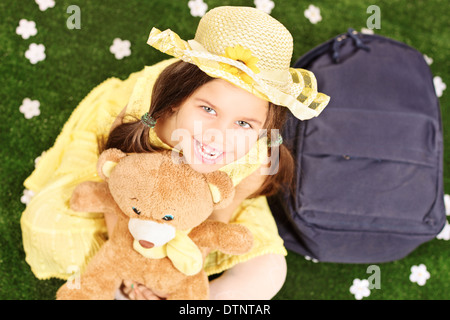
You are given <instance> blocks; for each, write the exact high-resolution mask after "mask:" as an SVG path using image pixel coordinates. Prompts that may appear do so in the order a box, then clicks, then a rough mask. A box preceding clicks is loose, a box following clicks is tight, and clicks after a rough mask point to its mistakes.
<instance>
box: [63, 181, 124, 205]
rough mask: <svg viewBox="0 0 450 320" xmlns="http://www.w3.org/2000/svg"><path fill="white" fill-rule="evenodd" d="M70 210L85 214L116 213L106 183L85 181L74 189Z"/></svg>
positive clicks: (114, 203)
mask: <svg viewBox="0 0 450 320" xmlns="http://www.w3.org/2000/svg"><path fill="white" fill-rule="evenodd" d="M70 208H71V209H72V210H74V211H85V212H111V211H114V212H116V211H117V210H119V212H120V209H119V208H118V206H117V204H116V202H115V201H114V199H113V197H112V195H111V193H110V192H109V188H108V184H107V183H106V182H94V181H86V182H83V183H80V184H79V185H78V186H76V187H75V189H74V191H73V193H72V197H71V199H70Z"/></svg>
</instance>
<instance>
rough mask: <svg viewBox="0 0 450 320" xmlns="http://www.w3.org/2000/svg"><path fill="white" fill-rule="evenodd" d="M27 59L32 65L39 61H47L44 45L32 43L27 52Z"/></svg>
mask: <svg viewBox="0 0 450 320" xmlns="http://www.w3.org/2000/svg"><path fill="white" fill-rule="evenodd" d="M25 57H26V58H27V59H28V60H30V62H31V63H32V64H36V63H38V62H39V61H42V60H44V59H45V47H44V45H43V44H36V43H32V44H30V46H29V47H28V50H27V51H25Z"/></svg>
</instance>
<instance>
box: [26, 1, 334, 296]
mask: <svg viewBox="0 0 450 320" xmlns="http://www.w3.org/2000/svg"><path fill="white" fill-rule="evenodd" d="M148 43H149V44H150V45H151V46H153V47H155V48H157V49H159V50H161V51H163V52H165V53H167V54H169V55H172V56H174V57H175V58H177V59H171V60H167V61H163V62H161V63H159V64H156V65H154V66H152V67H146V68H145V69H144V70H143V71H141V72H138V73H135V74H132V75H131V76H130V77H129V78H128V79H127V80H126V81H123V82H122V81H120V80H117V79H109V80H107V81H105V82H104V83H102V84H101V85H99V86H98V87H97V88H95V89H94V90H93V91H92V92H91V93H90V94H89V95H88V96H87V97H86V98H85V99H84V100H83V101H82V102H81V103H80V105H79V106H78V107H77V108H76V110H75V111H74V113H73V114H72V116H71V117H70V119H69V120H68V122H67V123H66V124H65V126H64V128H63V131H62V133H61V135H60V136H59V137H58V138H57V140H56V142H55V145H54V146H53V148H51V149H50V150H49V151H47V152H46V154H45V155H44V156H43V157H42V160H41V161H40V162H39V165H38V167H37V168H36V170H35V171H34V172H33V174H32V175H31V176H30V177H29V178H28V179H27V180H26V181H25V186H26V187H27V188H28V189H31V190H33V191H34V192H35V193H36V196H35V197H34V198H33V199H32V201H31V202H30V203H29V205H28V206H27V209H26V210H25V212H24V214H23V216H22V219H21V225H22V230H23V241H24V248H25V252H26V256H27V262H28V263H29V264H30V266H31V268H32V270H33V272H34V273H35V275H36V276H37V277H38V278H41V279H44V278H49V277H59V278H62V279H70V278H72V277H74V276H73V274H74V272H80V271H82V270H83V269H84V267H85V265H86V264H87V262H88V260H89V258H90V257H92V256H93V255H94V254H95V253H96V252H97V250H98V248H99V247H100V246H101V245H102V244H103V243H104V241H105V240H106V238H107V234H108V233H110V232H111V231H112V229H113V227H114V224H115V217H114V216H113V215H111V214H109V213H105V214H104V216H103V215H102V214H98V213H80V212H74V211H72V210H70V208H69V207H68V203H69V200H70V196H71V192H72V190H73V188H74V187H75V186H76V185H77V184H79V183H80V182H82V181H85V180H98V179H99V178H98V177H97V176H96V169H95V167H96V161H97V158H98V154H99V152H101V150H103V149H106V148H118V149H121V150H123V151H124V152H128V153H131V152H157V151H158V150H163V149H171V150H173V151H174V152H175V153H177V154H179V156H180V157H182V158H183V160H184V161H185V162H186V163H188V164H189V165H190V166H191V167H192V168H193V169H194V170H196V171H199V172H203V173H206V172H212V171H216V170H221V171H224V172H226V173H227V174H228V175H229V176H230V178H231V180H232V181H233V184H234V185H235V191H236V192H235V198H234V200H233V202H232V203H231V204H230V205H229V206H228V207H227V208H225V209H221V210H216V211H214V212H212V214H211V216H210V219H214V220H219V221H224V222H230V223H240V224H243V225H245V226H246V227H248V228H249V229H250V230H251V231H252V233H253V236H254V246H253V248H252V250H251V251H250V252H249V253H247V254H244V255H240V256H230V255H226V254H223V253H221V252H215V251H214V252H210V254H209V255H208V256H207V259H206V261H205V270H206V272H207V273H208V274H210V275H212V274H220V273H222V272H223V273H222V274H221V275H220V276H219V277H217V278H216V279H214V280H212V281H211V282H210V298H211V299H270V298H272V297H273V296H274V295H275V294H276V293H277V292H278V290H279V289H280V288H281V287H282V285H283V283H284V279H285V275H286V263H285V259H284V256H285V255H286V254H287V252H286V250H285V248H284V247H283V241H282V239H281V238H280V237H279V236H278V232H277V228H276V224H275V222H274V220H273V217H272V215H271V212H270V209H269V207H268V204H267V201H266V196H267V195H270V194H273V193H275V192H277V191H278V189H279V187H280V186H281V185H283V184H286V183H289V178H290V177H292V176H293V170H294V164H293V161H292V157H291V155H290V153H289V151H288V150H287V149H286V147H285V146H284V145H282V139H281V136H279V135H278V134H277V130H279V129H281V127H282V125H283V123H284V119H285V115H286V112H288V110H290V112H292V113H293V114H294V115H295V116H296V117H298V118H299V119H302V120H304V119H309V118H312V117H314V116H317V115H319V113H320V112H321V111H322V110H323V108H324V107H325V106H326V104H327V103H328V101H329V98H328V97H327V96H326V95H323V94H321V93H318V92H317V88H316V82H315V79H314V75H313V74H311V73H310V72H308V71H306V70H300V69H292V68H289V64H290V61H291V57H292V47H293V45H292V37H291V35H290V33H289V32H288V31H287V30H286V28H284V26H283V25H281V24H280V23H279V22H278V21H276V20H275V19H273V18H272V17H270V16H269V15H267V14H265V13H263V12H261V11H259V10H256V9H253V8H246V7H219V8H215V9H213V10H211V11H210V12H208V13H207V14H206V15H205V16H204V17H203V18H202V19H201V21H200V23H199V26H198V29H197V32H196V35H195V39H194V40H189V41H187V42H186V41H184V40H181V39H180V38H179V37H178V36H177V35H176V34H175V33H174V32H172V31H171V30H166V31H164V32H161V31H159V30H157V29H153V30H152V32H151V33H150V36H149V40H148ZM125 105H126V107H125V108H123V106H125ZM117 115H118V116H117ZM136 118H137V119H136ZM99 140H100V141H102V140H104V144H102V143H100V149H99V148H98V145H99V144H98V143H97V142H98V141H99ZM267 141H268V148H267V144H266V142H267ZM263 147H266V148H267V149H264V148H263ZM261 150H267V152H265V153H266V154H264V155H263V156H264V157H261ZM267 159H270V162H267V161H265V160H267ZM122 292H124V293H125V294H126V295H127V296H128V297H129V298H132V299H159V298H165V296H164V293H153V292H151V291H150V290H148V289H146V288H144V287H142V286H141V285H139V284H138V283H135V282H134V281H133V279H124V285H123V286H122Z"/></svg>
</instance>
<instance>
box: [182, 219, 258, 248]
mask: <svg viewBox="0 0 450 320" xmlns="http://www.w3.org/2000/svg"><path fill="white" fill-rule="evenodd" d="M189 237H190V238H191V239H192V240H193V241H194V242H195V243H196V244H197V245H198V246H200V247H204V248H210V249H216V250H219V251H221V252H223V253H227V254H244V253H246V252H248V251H250V249H251V248H252V246H253V235H252V233H251V232H250V230H248V229H247V228H246V227H244V226H242V225H239V224H226V223H223V222H220V221H212V220H206V221H205V222H203V223H202V224H201V225H199V226H197V227H195V228H194V229H193V230H192V231H191V232H190V233H189Z"/></svg>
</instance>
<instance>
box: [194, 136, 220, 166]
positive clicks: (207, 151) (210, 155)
mask: <svg viewBox="0 0 450 320" xmlns="http://www.w3.org/2000/svg"><path fill="white" fill-rule="evenodd" d="M194 152H195V155H196V157H197V158H198V159H199V160H201V161H202V163H207V164H216V163H217V162H219V161H220V160H221V159H222V157H223V154H224V152H222V151H218V150H216V149H214V148H211V147H208V146H204V145H203V144H201V143H200V142H199V141H197V140H196V139H194Z"/></svg>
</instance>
